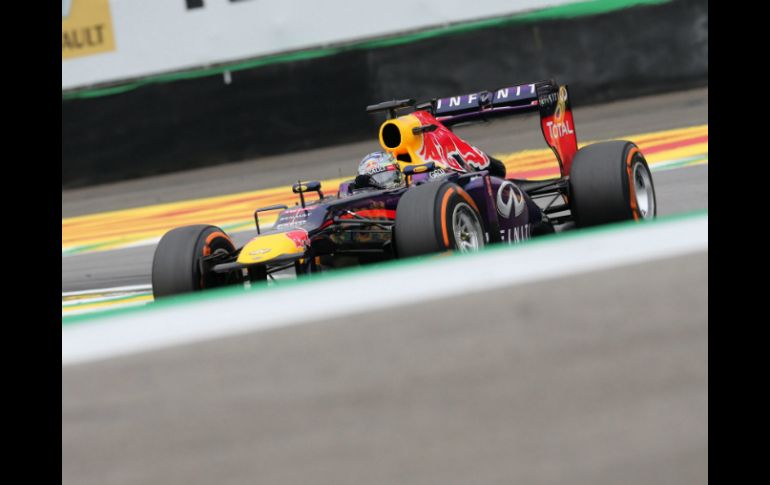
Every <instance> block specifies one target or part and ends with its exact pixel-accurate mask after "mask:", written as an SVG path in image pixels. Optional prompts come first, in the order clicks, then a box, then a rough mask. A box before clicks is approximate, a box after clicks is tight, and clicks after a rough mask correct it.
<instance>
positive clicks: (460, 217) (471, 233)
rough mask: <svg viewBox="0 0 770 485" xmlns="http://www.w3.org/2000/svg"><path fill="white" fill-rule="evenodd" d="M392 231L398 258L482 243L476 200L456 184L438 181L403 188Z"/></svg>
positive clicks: (473, 248) (471, 247) (477, 246)
mask: <svg viewBox="0 0 770 485" xmlns="http://www.w3.org/2000/svg"><path fill="white" fill-rule="evenodd" d="M394 235H395V236H394V237H395V241H396V251H397V254H398V257H399V258H404V257H409V256H418V255H422V254H430V253H437V252H442V251H446V250H455V251H459V252H472V251H478V250H479V249H481V248H483V247H484V244H485V234H484V225H483V223H482V221H481V217H480V216H479V212H478V208H477V207H476V203H475V202H474V201H473V199H472V198H471V197H470V196H469V195H468V194H467V193H466V192H465V191H464V190H463V189H462V188H461V187H460V186H459V185H457V184H454V183H450V182H441V181H434V182H427V183H424V184H422V185H418V186H415V187H412V188H411V189H409V190H407V191H406V193H405V194H404V195H403V196H402V197H401V200H399V202H398V208H397V210H396V224H395V228H394Z"/></svg>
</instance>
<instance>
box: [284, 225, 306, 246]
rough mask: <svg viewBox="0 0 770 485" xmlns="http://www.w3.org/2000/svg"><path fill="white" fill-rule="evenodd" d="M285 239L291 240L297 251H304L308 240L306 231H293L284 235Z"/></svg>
mask: <svg viewBox="0 0 770 485" xmlns="http://www.w3.org/2000/svg"><path fill="white" fill-rule="evenodd" d="M284 234H285V235H286V237H288V238H289V239H291V241H292V242H293V243H294V245H295V246H297V249H303V250H304V249H305V248H306V247H307V246H308V243H309V240H308V237H307V231H306V230H304V229H295V230H293V231H288V232H285V233H284Z"/></svg>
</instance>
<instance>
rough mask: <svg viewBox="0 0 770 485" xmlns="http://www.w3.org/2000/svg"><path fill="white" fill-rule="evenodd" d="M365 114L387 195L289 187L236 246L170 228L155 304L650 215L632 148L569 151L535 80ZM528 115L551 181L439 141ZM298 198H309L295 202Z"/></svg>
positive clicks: (359, 187) (391, 104)
mask: <svg viewBox="0 0 770 485" xmlns="http://www.w3.org/2000/svg"><path fill="white" fill-rule="evenodd" d="M367 111H369V112H378V111H387V112H388V115H389V116H388V119H387V120H386V121H385V122H384V123H383V124H382V125H381V127H380V132H379V139H380V144H381V145H382V148H383V149H384V151H385V152H386V153H387V154H389V156H390V157H391V159H394V158H395V160H397V167H398V168H399V169H400V171H401V174H402V175H403V180H402V182H401V184H400V185H399V186H391V187H387V188H379V187H377V186H376V185H373V184H371V183H367V182H368V181H369V180H367V177H368V176H367V174H366V173H364V174H359V176H357V177H356V179H355V180H350V181H348V182H344V183H342V184H341V185H340V187H339V191H338V192H337V194H336V196H324V194H323V192H322V191H321V184H320V182H317V181H314V182H305V183H297V184H295V185H294V186H293V188H292V190H293V192H294V193H295V194H297V195H298V197H299V202H298V204H297V205H296V206H295V207H291V208H289V207H287V206H285V205H278V206H270V207H261V208H258V209H257V210H256V212H255V213H254V219H255V224H256V230H257V235H256V237H254V238H253V239H251V240H250V241H249V242H248V243H246V244H245V245H244V246H243V247H240V248H236V247H235V245H234V244H233V242H232V240H231V239H230V237H229V236H228V235H227V234H225V232H224V231H222V230H221V229H219V228H217V227H214V226H207V225H195V226H185V227H180V228H177V229H173V230H171V231H169V232H168V233H166V234H165V235H164V236H163V238H162V239H161V240H160V242H159V244H158V246H157V249H156V250H155V256H154V259H153V264H152V285H153V293H154V295H155V297H162V296H166V295H171V294H177V293H184V292H190V291H196V290H201V289H206V288H213V287H219V286H225V285H230V284H239V283H243V282H244V281H245V280H246V279H248V280H249V281H250V282H252V283H254V282H260V281H266V280H267V279H268V278H272V276H271V275H272V274H273V273H276V272H278V271H285V270H291V269H292V268H293V269H294V271H296V274H297V275H302V274H307V273H313V272H317V271H323V270H326V269H329V268H338V267H343V266H349V265H357V264H366V263H370V262H376V261H382V260H387V259H393V258H405V257H410V256H417V255H424V254H430V253H438V252H446V251H460V252H466V251H476V250H479V249H481V248H483V247H484V246H485V245H487V244H495V243H508V244H515V243H518V242H520V241H524V240H527V239H529V238H531V237H537V236H539V235H542V234H548V233H552V232H555V231H556V230H563V229H565V228H571V227H586V226H593V225H597V224H605V223H610V222H615V221H622V220H641V219H650V218H653V217H655V214H656V201H655V189H654V187H653V181H652V176H651V174H650V170H649V168H648V166H647V162H646V161H645V159H644V156H643V155H642V152H641V151H640V150H639V148H637V147H636V145H634V144H633V143H631V142H629V141H609V142H602V143H595V144H593V145H588V146H585V147H583V148H581V149H580V150H578V145H577V138H576V135H575V125H574V122H573V118H572V110H571V108H570V99H569V94H568V90H567V86H559V85H557V84H556V83H555V82H553V81H541V82H536V83H531V84H522V85H517V86H510V87H505V88H502V89H497V90H495V91H481V92H476V93H471V94H466V95H462V96H453V97H449V98H441V99H433V100H431V101H429V102H425V103H422V104H416V103H415V101H414V100H411V99H409V100H393V101H386V102H384V103H380V104H377V105H374V106H369V107H368V108H367ZM531 111H539V113H540V128H541V129H542V132H543V136H544V138H545V141H546V143H547V144H548V146H549V147H550V148H551V149H552V150H553V152H554V154H555V156H556V160H557V161H558V163H559V167H560V170H561V176H560V177H558V178H554V179H550V180H539V181H533V180H520V179H514V178H506V177H505V165H504V164H503V163H502V162H501V161H499V160H496V159H494V158H492V157H490V156H489V155H487V154H486V153H484V152H482V151H481V150H479V149H478V148H476V147H474V146H472V145H470V144H469V143H467V142H466V141H464V140H462V139H460V138H459V137H458V136H457V135H456V134H454V133H453V132H452V131H451V127H452V126H453V125H457V124H458V123H466V122H473V121H483V120H488V119H491V118H495V117H500V116H507V115H513V114H518V113H526V112H531ZM391 168H393V167H391ZM309 193H317V196H318V197H319V198H318V199H316V200H313V201H306V200H305V195H306V194H309ZM544 201H547V202H544ZM275 210H280V211H281V212H280V213H279V215H278V219H277V221H276V222H275V224H274V225H273V227H272V228H271V229H270V230H265V231H263V230H261V229H260V226H259V214H260V213H263V212H266V211H275Z"/></svg>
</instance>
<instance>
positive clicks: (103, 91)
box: [62, 0, 672, 101]
mask: <svg viewBox="0 0 770 485" xmlns="http://www.w3.org/2000/svg"><path fill="white" fill-rule="evenodd" d="M671 1H672V0H587V1H584V2H577V3H570V4H567V5H559V6H555V7H547V8H543V9H540V10H535V11H531V12H524V13H516V14H513V15H508V16H504V17H495V18H492V19H484V20H477V21H471V22H463V23H457V24H453V25H448V26H442V27H434V28H427V29H421V30H419V31H416V32H411V33H407V34H402V35H397V36H390V37H383V38H379V39H374V40H368V41H361V42H353V43H350V44H344V45H340V46H336V47H325V48H316V49H305V50H300V51H295V52H289V53H284V54H274V55H269V56H265V57H261V58H257V59H250V60H247V61H240V62H235V63H230V64H221V65H218V66H214V67H209V68H205V69H193V70H188V71H182V72H173V73H166V74H158V75H154V76H148V77H145V78H142V79H137V80H134V81H130V82H126V83H121V84H114V85H112V86H103V87H96V88H85V89H73V90H68V91H64V92H62V101H66V100H70V99H86V98H98V97H102V96H110V95H115V94H121V93H125V92H128V91H131V90H134V89H137V88H139V87H142V86H146V85H148V84H155V83H166V82H173V81H179V80H185V79H197V78H201V77H207V76H215V75H221V74H222V73H224V72H225V71H230V72H235V71H241V70H244V69H254V68H258V67H264V66H269V65H273V64H282V63H287V62H295V61H306V60H310V59H316V58H320V57H329V56H333V55H335V54H339V53H342V52H348V51H355V50H367V49H381V48H383V47H392V46H397V45H403V44H410V43H413V42H419V41H422V40H426V39H433V38H436V37H442V36H449V35H457V34H463V33H467V32H473V31H476V30H481V29H488V28H493V27H503V26H507V25H512V24H517V23H534V22H540V21H544V20H555V19H570V18H577V17H584V16H588V15H599V14H603V13H608V12H612V11H615V10H622V9H626V8H631V7H636V6H641V5H659V4H664V3H669V2H671Z"/></svg>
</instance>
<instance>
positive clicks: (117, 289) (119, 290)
mask: <svg viewBox="0 0 770 485" xmlns="http://www.w3.org/2000/svg"><path fill="white" fill-rule="evenodd" d="M150 290H152V285H151V284H144V285H130V286H114V287H112V288H97V289H93V290H80V291H62V293H61V296H62V298H64V297H67V296H79V295H100V294H104V293H126V292H127V293H131V292H138V291H150Z"/></svg>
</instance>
